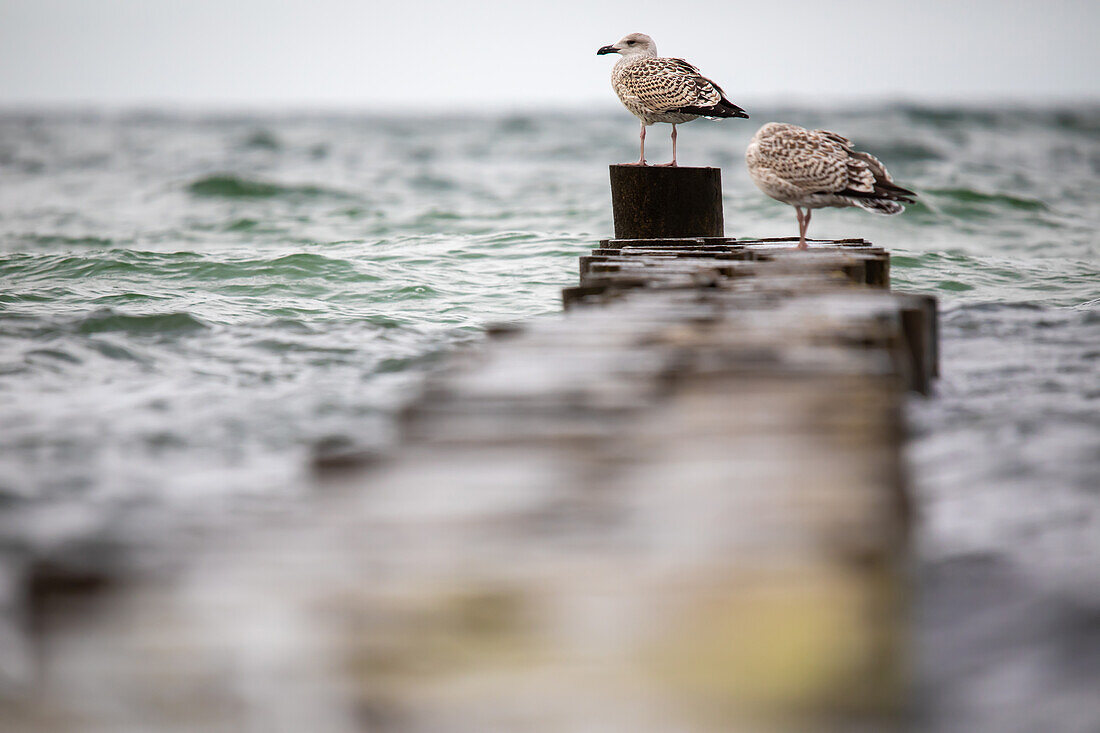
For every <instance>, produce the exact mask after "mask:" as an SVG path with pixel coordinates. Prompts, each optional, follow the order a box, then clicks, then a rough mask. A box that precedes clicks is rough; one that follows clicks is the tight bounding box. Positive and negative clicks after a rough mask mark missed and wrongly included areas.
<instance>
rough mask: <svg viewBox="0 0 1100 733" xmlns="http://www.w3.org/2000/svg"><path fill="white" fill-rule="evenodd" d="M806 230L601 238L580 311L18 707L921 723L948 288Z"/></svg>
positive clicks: (91, 636)
mask: <svg viewBox="0 0 1100 733" xmlns="http://www.w3.org/2000/svg"><path fill="white" fill-rule="evenodd" d="M789 246H790V245H789V243H785V242H777V241H760V240H755V241H751V242H743V241H733V240H726V239H722V240H720V241H717V240H714V239H705V240H674V241H654V240H649V241H645V242H626V241H614V240H612V241H607V242H602V243H601V246H600V247H599V248H598V249H596V250H595V251H594V252H593V255H592V256H590V257H585V258H582V262H581V284H580V285H579V286H578V287H574V288H568V289H566V291H565V292H564V294H563V295H564V300H565V302H566V304H567V306H568V312H567V313H565V314H564V315H560V316H555V317H550V318H543V319H535V320H534V321H531V322H529V323H524V324H511V325H506V326H500V327H497V328H494V329H491V331H490V333H491V336H492V338H490V339H489V341H488V343H487V344H485V345H483V346H481V347H479V348H476V349H472V350H469V351H467V352H464V353H462V354H459V355H456V356H454V357H453V358H451V360H450V361H449V363H448V364H447V366H446V368H444V369H442V370H441V371H440V372H439V373H438V374H437V375H436V376H435V377H433V378H432V379H431V381H430V383H429V384H428V387H427V389H426V390H425V393H424V395H423V396H422V397H421V398H420V399H418V400H417V401H415V402H414V403H413V404H412V405H411V406H410V408H409V409H408V411H407V412H406V414H405V415H404V419H403V426H404V439H403V441H402V442H401V447H400V449H399V450H398V451H397V453H396V455H394V456H392V457H391V458H389V459H387V460H385V461H384V462H382V463H381V465H379V466H376V467H374V468H372V469H371V470H369V471H367V472H365V473H364V472H362V471H351V472H348V471H346V470H341V471H336V470H332V469H329V470H323V471H321V472H320V475H319V479H318V480H319V482H320V483H321V484H322V485H323V486H324V487H325V489H326V491H325V493H324V496H325V497H326V498H324V499H323V500H320V501H319V502H317V504H316V505H315V506H314V507H313V508H312V509H311V511H310V512H309V514H308V516H304V517H295V518H293V519H292V520H288V521H287V522H283V523H279V524H276V525H273V526H272V527H271V528H269V529H268V530H267V531H265V532H263V533H261V534H260V535H259V536H250V537H248V538H234V539H232V540H229V539H227V540H226V541H224V542H221V543H217V544H216V545H211V546H208V547H206V548H205V549H204V552H203V554H202V556H201V557H200V559H198V560H196V562H195V563H194V565H193V567H192V569H191V570H190V571H189V572H188V574H187V577H186V579H185V580H183V581H177V582H174V583H169V584H164V583H162V584H157V585H154V586H146V587H143V588H141V589H139V590H138V591H135V592H133V593H130V594H127V595H125V596H124V597H122V598H119V599H117V601H116V605H115V607H114V608H112V609H111V612H109V613H101V614H97V615H95V616H94V617H93V618H92V620H91V621H89V620H88V619H87V618H85V619H84V620H83V621H82V630H81V632H80V633H72V632H71V631H70V632H67V633H65V634H59V635H56V636H54V637H52V638H51V641H50V644H49V646H48V647H47V655H48V657H49V659H50V661H51V663H50V664H47V665H45V666H44V669H45V670H46V672H45V674H44V675H43V684H42V686H41V688H40V690H39V691H40V693H41V697H40V698H38V699H37V701H36V702H35V703H34V704H31V705H29V706H28V707H26V708H24V709H21V710H19V711H16V712H18V716H15V715H14V714H10V715H9V716H8V718H7V719H8V720H9V721H15V722H16V723H17V724H24V725H25V724H27V723H28V722H31V721H32V720H41V719H48V720H49V721H51V722H50V728H49V730H56V731H70V730H72V731H75V730H114V731H129V730H135V731H136V730H142V729H152V728H150V727H149V725H150V724H152V723H155V728H156V729H157V730H162V731H171V730H181V731H182V730H188V731H204V730H211V731H213V730H219V731H220V730H252V729H256V730H261V729H262V730H310V731H313V732H316V733H328V732H330V731H331V732H333V733H337V732H338V733H344V732H345V731H358V730H378V731H401V732H410V733H428V732H431V733H438V732H439V731H448V733H466V732H469V733H483V732H484V731H490V730H492V731H496V730H508V731H514V732H531V733H535V732H539V733H541V732H543V731H545V732H546V733H550V732H551V731H553V732H554V733H562V732H566V731H578V732H579V731H593V730H598V731H625V730H630V731H638V732H640V733H646V732H650V731H652V732H653V733H657V732H658V731H673V730H675V731H707V732H710V731H714V732H717V731H746V732H748V731H752V732H757V733H775V732H778V731H783V732H786V731H796V730H813V731H890V730H895V729H896V728H897V727H898V726H899V725H900V724H901V723H902V721H903V719H904V713H905V709H906V699H907V688H906V652H905V647H906V631H905V629H906V624H905V609H906V575H905V567H906V558H907V548H908V522H909V510H908V502H907V498H906V493H905V488H906V478H905V469H904V464H903V461H902V454H901V450H902V444H903V436H904V432H905V430H904V414H903V409H902V407H903V402H904V400H905V394H906V392H907V391H908V390H910V389H915V390H918V391H925V390H927V387H928V384H929V380H930V379H931V378H932V376H933V375H934V374H935V371H936V350H935V304H934V302H933V301H930V300H929V299H926V298H922V297H918V296H907V295H898V294H894V293H891V292H889V290H888V279H889V266H888V265H889V257H888V255H887V253H885V252H884V251H883V250H881V249H878V248H875V247H872V246H870V245H869V244H867V243H865V242H862V241H850V242H833V243H815V246H814V248H813V249H812V250H811V251H810V252H809V253H796V252H791V251H789ZM74 680H76V681H77V682H78V684H77V683H74V682H73V681H74ZM9 712H10V711H9ZM158 715H159V716H160V717H157V716H158ZM36 716H37V717H36ZM43 716H44V717H43ZM143 726H145V727H144V728H143ZM0 727H2V726H0ZM25 729H29V728H25Z"/></svg>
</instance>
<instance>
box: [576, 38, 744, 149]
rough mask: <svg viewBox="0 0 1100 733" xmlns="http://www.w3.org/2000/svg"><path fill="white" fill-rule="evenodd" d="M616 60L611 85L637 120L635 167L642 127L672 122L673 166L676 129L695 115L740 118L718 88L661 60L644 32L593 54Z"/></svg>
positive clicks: (684, 65) (689, 69)
mask: <svg viewBox="0 0 1100 733" xmlns="http://www.w3.org/2000/svg"><path fill="white" fill-rule="evenodd" d="M605 53H617V54H619V55H620V56H622V58H621V59H619V63H617V64H615V68H614V69H613V70H612V71H611V86H612V87H613V88H614V89H615V93H616V94H618V95H619V99H620V100H621V101H622V103H623V105H624V106H625V107H626V108H627V109H628V110H630V112H631V114H633V115H634V116H635V117H637V118H638V119H639V120H641V121H642V132H641V134H640V135H639V137H640V138H641V141H642V151H641V154H640V155H639V156H638V162H637V163H627V165H645V164H646V162H645V128H646V126H647V125H652V124H653V123H654V122H668V123H671V124H672V162H671V163H664V165H670V166H675V165H676V125H679V124H682V123H684V122H691V121H692V120H694V119H698V118H699V117H744V118H746V119H747V118H748V115H747V114H745V110H743V109H741V108H740V107H738V106H737V105H736V104H734V103H733V102H731V101H729V100H728V99H726V93H725V92H723V91H722V88H721V87H719V86H718V85H717V84H715V83H714V82H713V81H711V80H710V79H708V78H706V77H705V76H703V75H702V74H700V73H699V69H697V68H695V67H694V66H692V65H691V64H689V63H688V62H687V61H684V60H683V59H672V58H661V57H659V56H658V55H657V44H655V43H654V42H653V39H652V38H650V37H649V36H647V35H646V34H644V33H631V34H630V35H629V36H625V37H624V38H623V39H622V40H621V41H619V42H618V43H616V44H614V45H613V46H604V47H603V48H601V49H600V50H599V51H597V52H596V55H597V56H600V55H603V54H605Z"/></svg>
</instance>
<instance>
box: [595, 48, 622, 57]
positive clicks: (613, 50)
mask: <svg viewBox="0 0 1100 733" xmlns="http://www.w3.org/2000/svg"><path fill="white" fill-rule="evenodd" d="M618 50H619V49H617V48H615V47H614V46H604V47H603V48H601V49H600V50H599V51H597V52H596V55H597V56H603V55H604V54H605V53H615V52H616V51H618Z"/></svg>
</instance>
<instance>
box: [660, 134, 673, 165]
mask: <svg viewBox="0 0 1100 733" xmlns="http://www.w3.org/2000/svg"><path fill="white" fill-rule="evenodd" d="M661 165H662V166H668V167H670V168H675V167H676V125H673V126H672V162H671V163H661Z"/></svg>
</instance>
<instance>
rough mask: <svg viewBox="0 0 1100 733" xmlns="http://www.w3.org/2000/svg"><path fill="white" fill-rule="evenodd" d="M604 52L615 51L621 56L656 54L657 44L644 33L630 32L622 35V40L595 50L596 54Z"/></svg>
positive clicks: (599, 54)
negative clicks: (627, 34)
mask: <svg viewBox="0 0 1100 733" xmlns="http://www.w3.org/2000/svg"><path fill="white" fill-rule="evenodd" d="M605 53H617V54H620V55H622V56H656V55H657V44H656V43H654V42H653V39H652V38H650V37H649V36H647V35H646V34H645V33H631V34H630V35H629V36H623V37H622V40H620V41H619V42H618V43H615V44H612V45H610V46H604V47H603V48H601V49H600V50H599V51H597V52H596V55H597V56H602V55H603V54H605Z"/></svg>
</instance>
